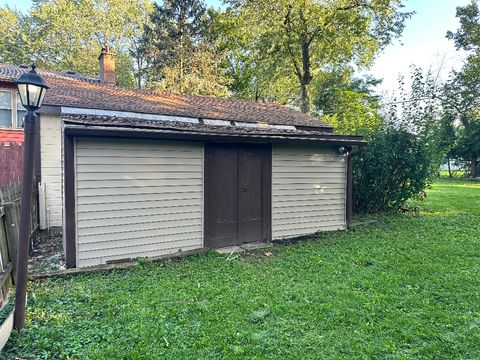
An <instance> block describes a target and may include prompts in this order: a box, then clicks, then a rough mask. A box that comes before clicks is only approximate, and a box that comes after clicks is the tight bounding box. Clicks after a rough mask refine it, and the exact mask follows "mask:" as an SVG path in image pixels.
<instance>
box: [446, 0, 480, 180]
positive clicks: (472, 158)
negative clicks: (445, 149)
mask: <svg viewBox="0 0 480 360" xmlns="http://www.w3.org/2000/svg"><path fill="white" fill-rule="evenodd" d="M457 17H458V18H459V20H460V28H459V29H458V30H457V32H456V33H452V32H448V34H447V37H448V38H450V39H453V40H454V41H455V45H456V47H457V48H458V49H464V50H466V51H468V52H469V56H468V58H467V60H466V61H465V63H464V66H463V68H462V69H461V70H460V71H458V72H455V71H454V72H452V74H451V77H450V79H449V81H448V82H447V83H446V84H445V85H444V88H443V92H442V100H443V105H444V108H445V115H444V117H445V119H446V120H449V121H450V124H449V123H446V124H445V126H446V127H447V128H448V127H453V128H454V138H455V141H454V142H453V143H452V146H451V147H450V149H449V156H450V157H453V158H455V159H456V160H457V161H461V162H463V163H470V176H472V177H477V176H478V173H479V159H480V97H479V96H478V94H479V93H478V89H479V88H480V9H479V7H478V2H477V1H472V2H471V3H470V4H468V5H466V6H464V7H458V8H457Z"/></svg>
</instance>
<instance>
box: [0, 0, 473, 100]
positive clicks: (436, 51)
mask: <svg viewBox="0 0 480 360" xmlns="http://www.w3.org/2000/svg"><path fill="white" fill-rule="evenodd" d="M206 2H207V4H208V5H209V6H213V7H219V6H221V1H219V0H207V1H206ZM469 2H470V0H405V1H404V4H405V10H406V11H415V12H416V13H415V15H413V16H412V18H411V19H409V20H407V22H406V27H405V30H404V32H403V34H402V37H401V38H400V39H399V40H395V41H394V42H393V43H392V44H391V45H389V46H388V47H387V48H386V49H385V50H384V51H383V52H382V53H381V54H379V55H378V56H377V59H376V61H375V63H374V64H373V66H372V67H371V69H369V71H367V72H366V73H368V74H370V75H373V76H374V77H376V78H380V79H383V83H382V84H381V85H380V86H379V87H378V89H377V90H378V92H393V91H395V90H396V89H397V79H398V77H399V75H404V76H406V77H408V76H409V74H410V70H409V69H410V66H411V65H412V64H414V65H417V66H420V67H422V68H424V69H429V68H430V69H432V71H434V72H435V74H437V73H438V76H439V79H445V78H447V76H448V73H449V72H450V71H451V70H452V69H458V68H459V67H460V66H461V63H462V53H461V52H458V51H456V50H455V47H454V46H453V41H450V40H447V39H446V38H445V35H446V33H447V31H448V30H452V31H455V30H456V29H457V28H458V26H459V24H458V21H457V19H456V17H455V9H456V7H457V6H464V5H466V4H467V3H469ZM0 4H2V5H9V6H11V7H16V8H17V9H18V10H21V11H27V10H28V8H29V7H30V6H31V4H32V2H31V1H30V0H0Z"/></svg>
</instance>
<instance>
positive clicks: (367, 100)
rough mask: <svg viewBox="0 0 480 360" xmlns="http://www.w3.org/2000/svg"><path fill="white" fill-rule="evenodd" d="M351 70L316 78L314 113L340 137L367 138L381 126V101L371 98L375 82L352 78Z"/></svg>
mask: <svg viewBox="0 0 480 360" xmlns="http://www.w3.org/2000/svg"><path fill="white" fill-rule="evenodd" d="M352 72H353V71H352V70H351V69H349V70H347V71H342V70H341V69H334V70H333V71H331V72H328V73H322V74H320V75H319V76H318V77H317V80H316V81H315V85H314V93H315V99H314V103H313V104H314V113H315V114H317V115H318V116H319V117H321V119H322V121H324V122H326V123H328V124H331V125H333V126H334V127H335V132H336V133H339V134H360V135H368V134H370V133H372V132H374V131H375V130H376V129H377V128H378V127H379V126H380V124H381V122H382V121H381V116H380V103H379V102H380V98H379V96H377V95H375V94H374V90H373V87H375V86H376V85H378V83H379V82H380V81H379V80H377V79H372V78H369V77H367V78H366V79H355V78H352Z"/></svg>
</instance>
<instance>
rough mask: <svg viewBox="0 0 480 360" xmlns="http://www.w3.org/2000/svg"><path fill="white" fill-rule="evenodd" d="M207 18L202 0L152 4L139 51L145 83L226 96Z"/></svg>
mask: <svg viewBox="0 0 480 360" xmlns="http://www.w3.org/2000/svg"><path fill="white" fill-rule="evenodd" d="M208 24H209V17H208V16H207V10H206V6H205V3H204V2H203V1H202V0H165V1H163V3H162V4H161V5H158V4H157V5H155V10H154V12H153V13H152V16H151V25H150V26H146V27H145V33H144V36H143V41H142V48H141V49H142V53H143V55H144V56H145V57H146V58H147V59H148V62H149V66H148V69H147V71H146V74H147V82H148V83H149V86H150V87H152V88H155V89H159V90H167V91H171V92H178V93H185V92H188V93H193V94H200V95H227V94H228V89H227V87H226V77H225V76H224V74H223V72H222V69H221V67H220V66H219V62H220V58H219V57H220V56H221V53H220V52H218V51H216V50H217V49H216V44H215V43H214V42H212V41H210V39H209V38H208V36H207V28H208Z"/></svg>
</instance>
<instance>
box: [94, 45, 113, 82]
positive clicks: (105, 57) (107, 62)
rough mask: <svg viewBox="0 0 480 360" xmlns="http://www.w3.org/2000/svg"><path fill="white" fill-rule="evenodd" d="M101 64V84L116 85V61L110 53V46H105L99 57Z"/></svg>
mask: <svg viewBox="0 0 480 360" xmlns="http://www.w3.org/2000/svg"><path fill="white" fill-rule="evenodd" d="M98 60H99V62H100V82H102V83H105V84H108V85H115V60H114V59H113V54H112V53H111V52H110V46H108V45H105V46H104V47H103V48H102V52H101V53H100V56H99V57H98Z"/></svg>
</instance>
